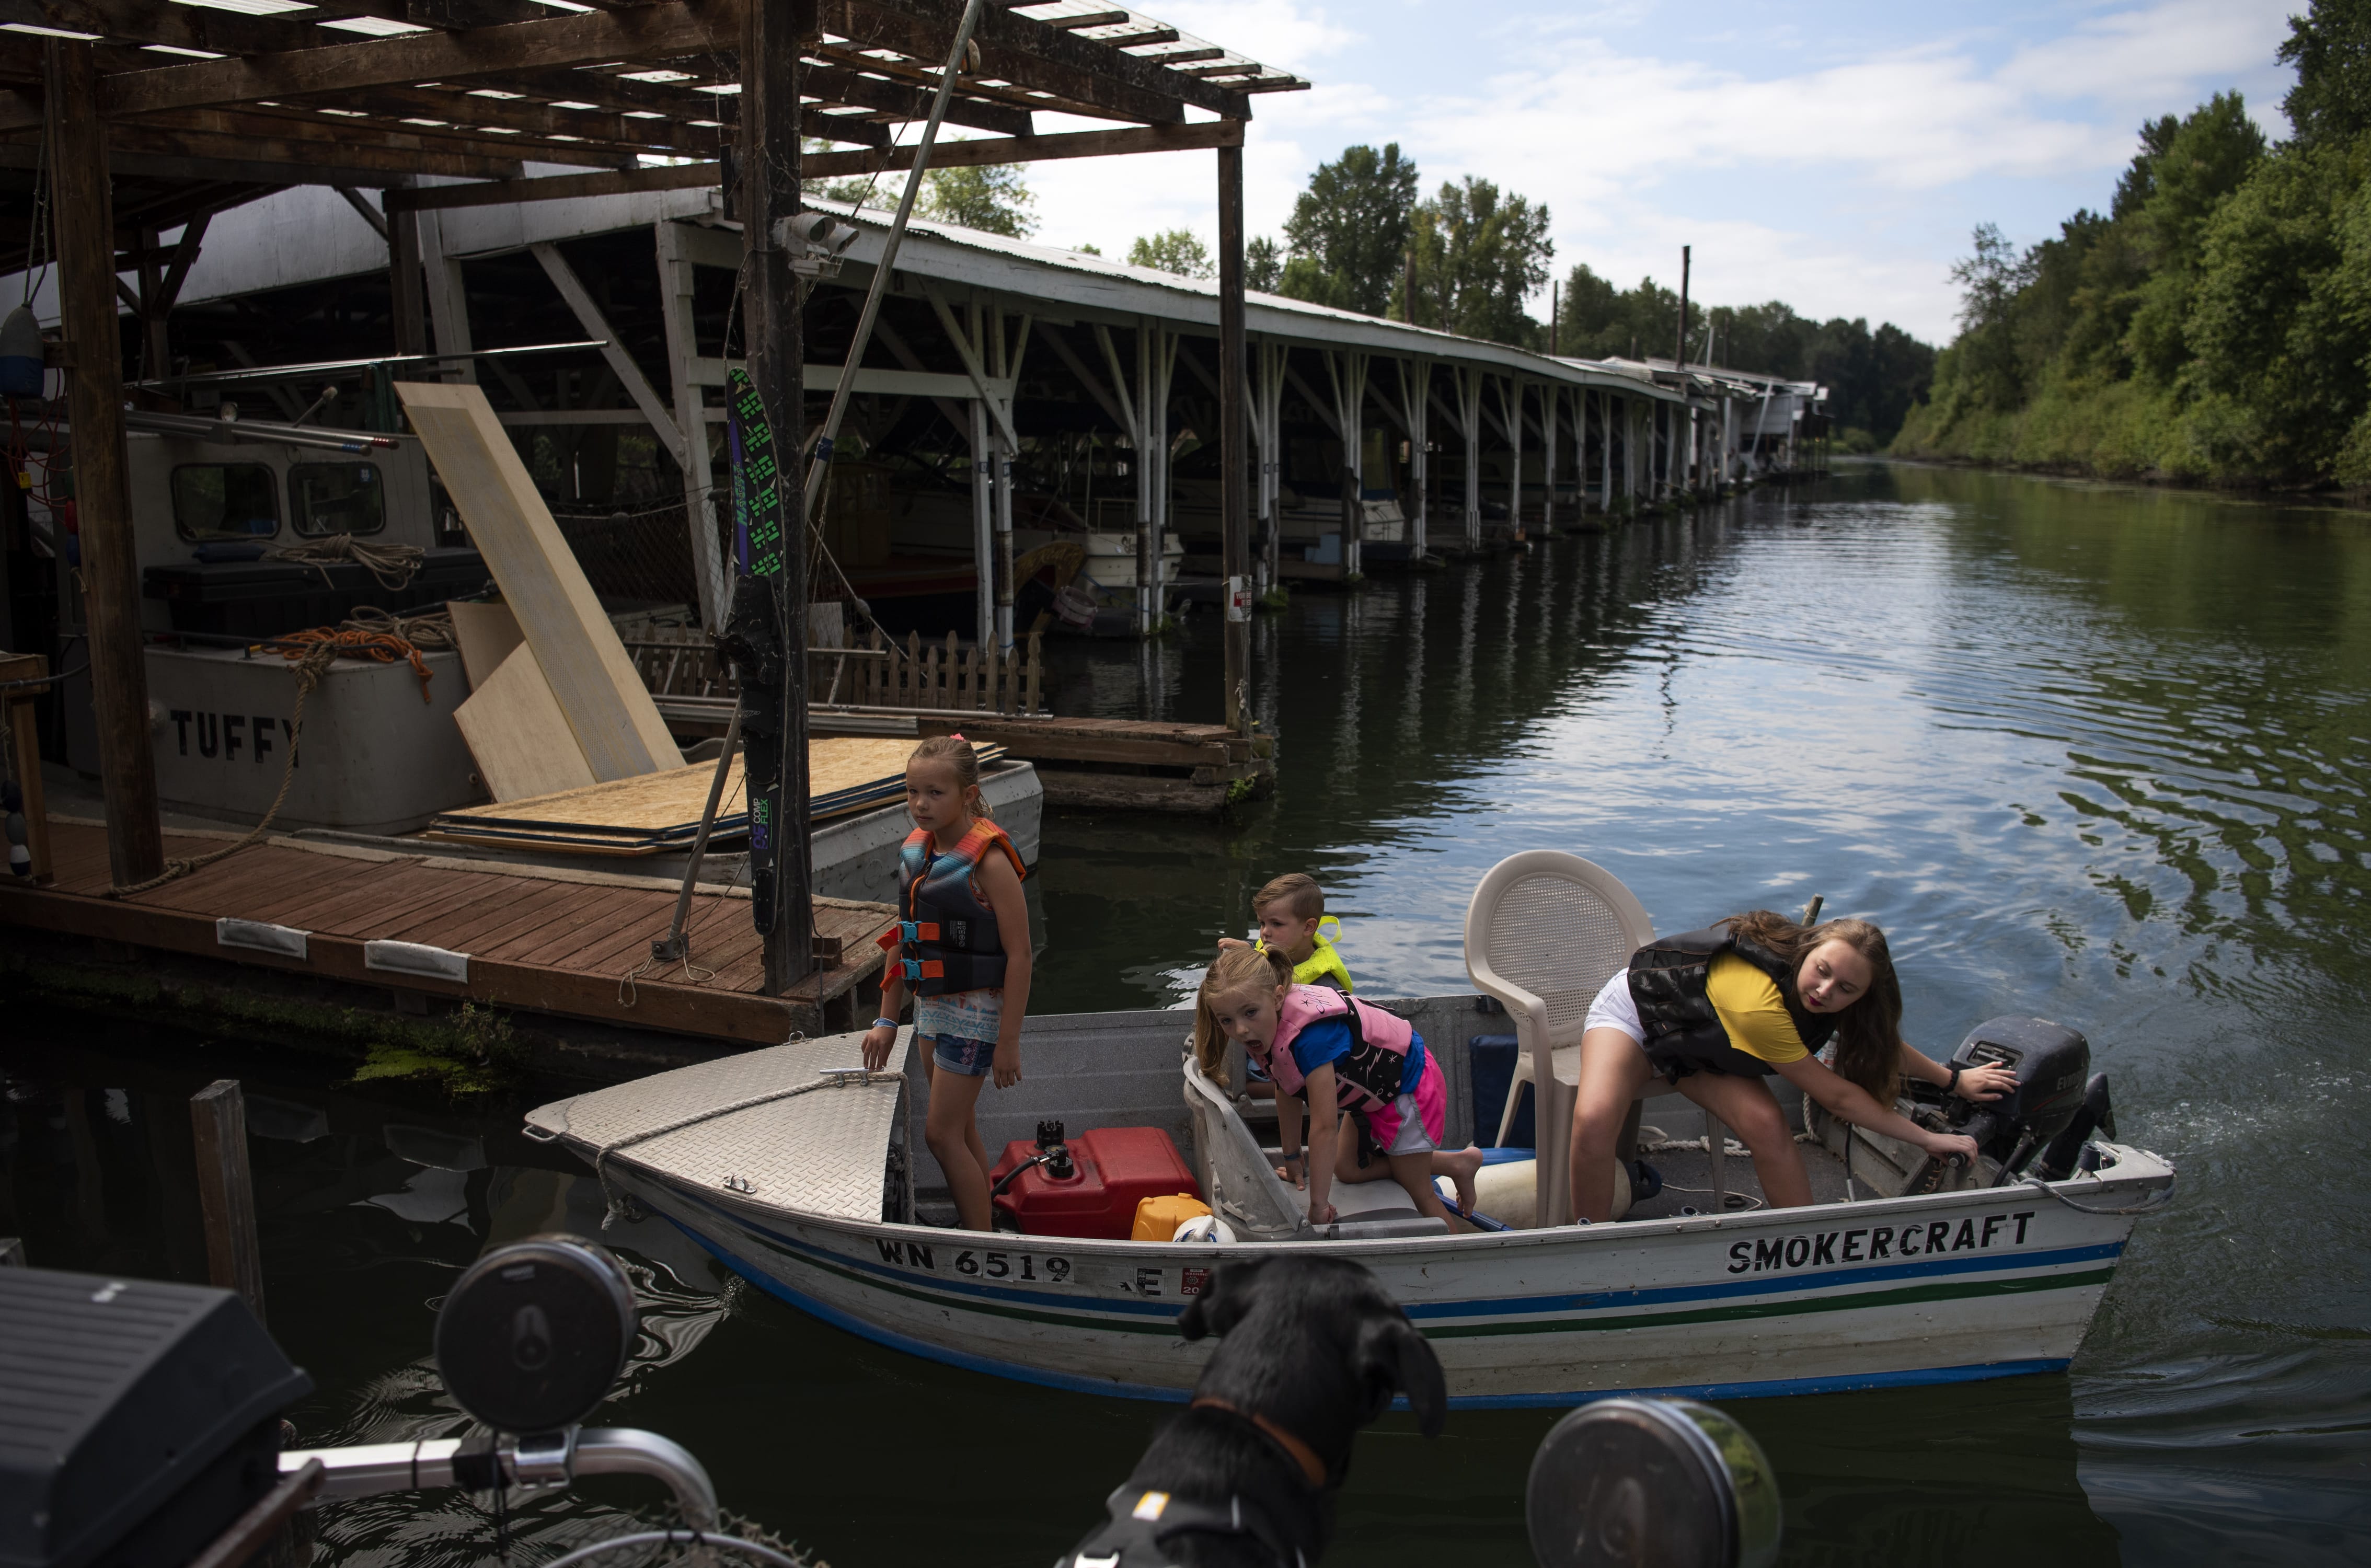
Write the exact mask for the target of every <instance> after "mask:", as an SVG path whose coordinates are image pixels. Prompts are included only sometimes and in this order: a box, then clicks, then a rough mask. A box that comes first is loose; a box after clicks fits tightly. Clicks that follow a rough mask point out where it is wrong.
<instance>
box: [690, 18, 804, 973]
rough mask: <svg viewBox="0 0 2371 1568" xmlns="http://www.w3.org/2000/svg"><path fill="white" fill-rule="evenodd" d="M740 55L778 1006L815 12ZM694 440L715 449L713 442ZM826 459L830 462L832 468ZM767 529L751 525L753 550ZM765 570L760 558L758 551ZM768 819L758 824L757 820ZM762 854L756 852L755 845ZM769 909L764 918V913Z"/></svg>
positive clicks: (759, 755) (797, 824) (748, 29)
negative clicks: (807, 117)
mask: <svg viewBox="0 0 2371 1568" xmlns="http://www.w3.org/2000/svg"><path fill="white" fill-rule="evenodd" d="M743 15H744V22H743V28H742V45H741V97H740V110H741V199H742V206H741V218H742V239H743V243H744V244H745V245H746V247H747V249H748V264H747V267H746V277H747V279H748V284H747V289H748V292H747V294H746V295H745V297H744V300H743V305H742V316H743V319H744V321H745V322H746V332H747V339H746V347H747V352H748V356H749V379H750V381H751V383H752V384H753V385H754V386H755V387H756V389H757V395H758V404H759V406H760V407H761V408H762V409H764V410H765V413H766V416H767V418H768V420H769V422H770V424H771V427H772V434H773V452H774V454H775V455H776V463H777V467H776V474H775V478H774V480H773V483H772V484H771V485H770V486H769V487H768V488H769V490H770V492H771V494H772V496H773V497H774V498H775V504H774V506H773V507H772V516H771V519H770V520H769V521H771V522H772V523H773V525H774V526H775V527H776V528H777V530H778V531H779V534H780V540H781V542H780V547H779V549H778V550H777V551H775V552H771V557H772V561H773V562H775V563H778V564H775V570H774V571H772V572H770V573H765V572H762V571H758V574H757V575H755V576H753V577H752V578H750V579H747V580H745V585H744V587H743V590H742V592H740V593H738V594H735V595H734V597H735V599H736V601H737V603H736V606H735V607H736V609H742V608H746V610H747V611H748V613H749V614H750V616H751V617H766V618H770V619H771V622H772V630H773V633H774V637H775V638H776V639H777V641H776V646H777V647H778V648H780V650H781V684H780V685H779V686H773V687H771V688H769V687H766V686H759V685H756V684H754V683H751V682H750V681H748V680H747V679H746V677H745V679H744V681H743V692H744V695H743V698H742V708H743V712H742V721H741V737H742V747H743V750H742V767H743V773H744V776H745V777H746V778H747V780H748V784H747V788H748V791H749V803H750V809H751V817H752V823H751V826H752V829H753V838H754V830H755V829H757V828H758V827H760V826H762V827H763V828H764V829H765V831H766V833H767V836H768V838H769V841H770V843H771V845H772V850H773V853H772V872H773V874H772V876H771V878H770V879H769V882H770V885H764V886H753V888H752V890H751V891H752V894H753V897H752V905H753V906H752V909H751V916H752V917H753V919H754V920H755V921H756V923H757V926H758V931H759V932H760V933H761V934H762V936H763V937H764V939H765V944H766V946H765V987H766V992H767V994H768V995H769V996H780V995H781V994H782V993H783V992H784V991H787V990H789V989H790V988H791V987H792V986H795V985H797V984H798V983H799V982H800V981H802V980H804V979H805V978H806V977H807V974H808V973H809V972H810V971H811V970H812V969H813V968H814V966H815V940H814V939H815V930H814V919H815V908H814V904H813V901H812V899H811V898H810V896H809V894H810V893H811V892H812V889H811V888H810V886H809V878H810V875H811V872H810V869H809V866H808V838H809V828H810V824H809V820H808V814H807V651H806V650H807V529H806V515H805V505H804V495H803V491H802V489H801V484H800V480H801V477H802V476H801V475H800V472H799V457H800V455H801V454H803V453H804V451H805V449H806V420H805V410H804V407H803V406H802V403H801V398H802V392H801V389H800V385H799V366H800V362H801V360H802V359H803V358H804V352H803V351H804V344H803V342H802V340H801V323H800V317H799V294H798V281H797V279H796V278H794V277H793V276H792V273H791V262H790V256H789V253H788V252H786V251H785V250H784V249H783V248H782V247H781V242H780V241H779V240H778V239H777V238H776V236H775V234H774V225H775V224H776V223H777V222H778V221H780V220H781V219H783V218H787V217H790V216H792V214H793V213H796V212H797V211H798V210H799V86H798V72H799V52H800V50H801V49H802V47H804V46H803V45H802V43H801V41H800V40H801V38H802V36H803V35H811V34H812V33H813V32H814V31H815V6H814V0H748V4H747V7H746V10H745V12H744V14H743ZM686 439H688V440H693V441H702V440H705V439H707V432H705V431H704V430H699V429H693V430H688V431H687V432H686ZM825 460H827V459H825ZM755 533H756V520H755V519H754V518H753V526H752V534H753V539H754V535H755ZM750 556H751V566H752V570H753V571H757V569H758V560H759V552H758V549H756V548H754V543H753V548H752V550H751V552H750ZM761 814H762V815H764V816H766V817H769V818H770V820H769V821H766V822H763V823H759V822H758V820H757V818H758V816H760V815H761ZM752 847H753V848H754V847H755V844H754V842H753V845H752ZM761 900H762V901H763V903H764V904H765V905H766V906H765V907H763V908H759V907H756V905H757V904H758V902H759V901H761Z"/></svg>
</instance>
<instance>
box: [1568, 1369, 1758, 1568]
mask: <svg viewBox="0 0 2371 1568" xmlns="http://www.w3.org/2000/svg"><path fill="white" fill-rule="evenodd" d="M1523 1516H1524V1522H1525V1523H1526V1524H1527V1525H1529V1526H1530V1528H1531V1537H1532V1557H1533V1558H1535V1559H1536V1560H1537V1561H1538V1562H1539V1563H1540V1568H1617V1565H1619V1568H1770V1565H1771V1564H1772V1563H1775V1562H1777V1560H1778V1548H1779V1543H1780V1536H1781V1533H1782V1531H1783V1529H1784V1528H1785V1510H1784V1508H1783V1507H1782V1505H1780V1502H1779V1498H1778V1479H1777V1472H1776V1471H1775V1470H1773V1469H1772V1468H1771V1464H1770V1458H1769V1456H1768V1455H1766V1454H1764V1452H1763V1451H1762V1445H1761V1444H1759V1443H1756V1442H1755V1441H1754V1440H1753V1436H1752V1434H1751V1433H1749V1432H1747V1431H1746V1430H1745V1428H1744V1427H1742V1426H1740V1425H1739V1424H1737V1423H1736V1422H1734V1421H1732V1420H1730V1419H1729V1416H1728V1415H1727V1414H1725V1413H1724V1412H1720V1411H1718V1410H1715V1409H1714V1408H1713V1407H1712V1406H1710V1405H1706V1404H1698V1403H1697V1402H1696V1401H1694V1400H1650V1399H1610V1400H1598V1401H1594V1402H1592V1403H1590V1404H1586V1405H1583V1406H1582V1407H1581V1408H1580V1409H1579V1410H1577V1411H1575V1412H1572V1413H1571V1414H1570V1415H1567V1416H1566V1417H1565V1418H1564V1419H1563V1420H1562V1421H1559V1422H1557V1423H1556V1426H1555V1428H1554V1429H1553V1430H1551V1431H1550V1432H1549V1433H1548V1435H1547V1436H1546V1437H1545V1438H1544V1439H1542V1441H1541V1443H1540V1447H1539V1451H1538V1452H1537V1453H1536V1454H1534V1455H1532V1473H1531V1478H1530V1481H1529V1482H1528V1483H1527V1484H1526V1485H1525V1486H1524V1488H1523Z"/></svg>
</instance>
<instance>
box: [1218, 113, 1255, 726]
mask: <svg viewBox="0 0 2371 1568" xmlns="http://www.w3.org/2000/svg"><path fill="white" fill-rule="evenodd" d="M1244 350H1245V346H1244V340H1243V144H1241V143H1240V142H1239V143H1237V144H1235V145H1233V146H1231V147H1220V149H1219V490H1220V495H1219V523H1220V538H1221V548H1222V549H1223V550H1224V552H1225V556H1226V559H1225V561H1224V562H1223V564H1222V568H1221V570H1222V571H1224V573H1225V576H1226V579H1227V584H1226V589H1227V591H1226V605H1227V619H1226V681H1227V697H1226V704H1225V711H1226V721H1227V728H1229V729H1231V730H1232V731H1234V732H1236V733H1237V734H1239V735H1248V734H1250V733H1251V730H1252V716H1251V667H1252V575H1251V573H1252V557H1251V513H1250V509H1249V501H1250V498H1249V496H1248V494H1247V493H1246V490H1245V487H1246V485H1247V484H1248V483H1249V480H1250V455H1251V444H1250V443H1251V428H1250V409H1249V408H1248V407H1247V406H1246V405H1247V402H1248V399H1247V398H1245V397H1244V396H1243V392H1244V379H1243V378H1244V375H1245V373H1246V366H1245V358H1246V356H1245V352H1244Z"/></svg>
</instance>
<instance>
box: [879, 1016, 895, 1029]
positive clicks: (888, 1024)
mask: <svg viewBox="0 0 2371 1568" xmlns="http://www.w3.org/2000/svg"><path fill="white" fill-rule="evenodd" d="M899 1027H900V1025H899V1024H898V1022H897V1020H896V1019H894V1018H876V1019H874V1020H873V1028H875V1029H896V1028H899Z"/></svg>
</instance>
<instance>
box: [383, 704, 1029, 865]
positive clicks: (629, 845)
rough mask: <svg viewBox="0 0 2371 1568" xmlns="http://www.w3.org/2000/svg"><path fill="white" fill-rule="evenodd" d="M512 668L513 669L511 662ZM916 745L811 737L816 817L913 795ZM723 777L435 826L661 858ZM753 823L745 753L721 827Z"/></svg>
mask: <svg viewBox="0 0 2371 1568" xmlns="http://www.w3.org/2000/svg"><path fill="white" fill-rule="evenodd" d="M504 669H505V673H507V669H508V666H505V667H504ZM471 700H472V701H474V700H476V699H475V698H472V699H471ZM973 749H974V751H975V752H977V755H978V756H979V759H980V761H981V762H982V763H983V764H986V763H990V762H994V761H996V760H997V759H999V758H1000V757H1001V756H1002V755H1004V750H1003V748H1002V747H1001V746H994V745H976V746H975V747H974V748H973ZM913 750H914V743H913V742H912V741H911V740H904V739H882V738H877V737H873V736H844V737H840V736H836V737H831V738H827V739H821V740H813V741H810V742H808V743H807V771H808V778H809V791H808V797H807V800H808V812H809V813H810V815H811V816H812V817H813V818H815V820H817V821H824V820H828V819H830V818H832V817H836V816H846V815H849V814H850V813H856V812H862V811H869V810H872V809H873V808H874V807H876V806H881V805H885V804H888V803H890V802H892V801H896V800H899V799H901V798H903V796H904V794H905V788H906V759H907V758H908V756H910V755H913ZM715 775H716V765H715V764H714V763H712V762H703V763H695V764H692V765H691V766H689V767H679V768H670V769H668V770H667V771H665V772H664V773H653V774H648V775H645V776H644V777H642V778H625V779H619V780H616V781H613V782H609V783H596V784H591V785H586V786H581V787H578V788H575V789H571V790H560V791H556V792H554V793H552V794H549V795H544V796H540V797H538V798H534V799H521V798H516V797H503V798H498V799H497V801H496V802H495V803H494V804H492V805H488V806H470V807H467V808H465V809H463V810H461V811H457V812H445V813H442V814H440V815H439V816H437V817H436V819H435V820H434V822H432V823H431V824H429V828H428V832H429V836H431V837H434V838H447V839H454V840H457V841H460V842H464V843H472V844H491V845H507V846H513V847H529V846H533V847H539V848H546V849H557V850H563V851H566V852H569V853H573V854H586V855H655V854H658V853H660V852H661V851H663V850H667V849H678V848H682V847H687V846H688V845H689V844H690V842H691V840H692V838H693V836H695V835H696V834H697V833H698V831H699V827H700V813H702V812H704V811H705V810H706V809H707V806H708V790H709V785H710V783H711V781H712V780H713V779H714V778H715ZM748 826H749V815H748V807H747V803H746V801H745V800H744V799H743V792H742V788H741V759H740V758H739V757H737V756H736V757H734V759H733V762H732V765H731V770H730V772H729V773H728V774H727V775H726V778H725V786H724V796H723V801H722V802H721V804H720V807H719V810H718V812H717V818H716V824H715V826H714V828H713V829H712V830H711V831H712V833H713V834H714V835H715V836H718V837H721V838H730V837H733V836H738V835H740V834H744V833H746V832H747V831H748Z"/></svg>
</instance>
